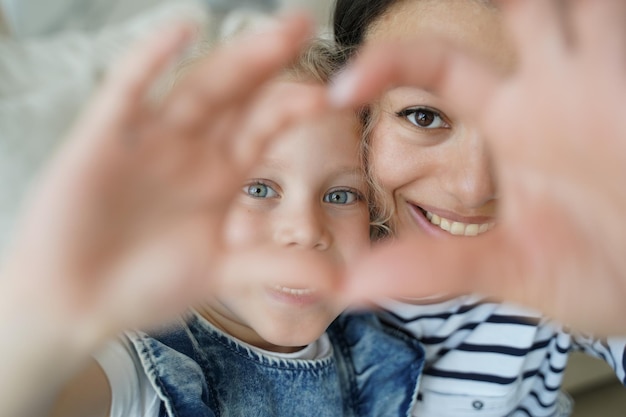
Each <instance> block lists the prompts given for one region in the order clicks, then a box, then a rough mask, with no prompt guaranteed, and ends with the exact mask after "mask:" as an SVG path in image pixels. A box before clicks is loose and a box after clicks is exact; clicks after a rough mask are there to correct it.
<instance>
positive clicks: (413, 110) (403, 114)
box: [396, 107, 450, 130]
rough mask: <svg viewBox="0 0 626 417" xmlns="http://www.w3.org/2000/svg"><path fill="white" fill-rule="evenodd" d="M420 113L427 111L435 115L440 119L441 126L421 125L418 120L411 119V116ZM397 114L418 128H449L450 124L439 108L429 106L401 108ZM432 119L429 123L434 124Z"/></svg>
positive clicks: (434, 117)
mask: <svg viewBox="0 0 626 417" xmlns="http://www.w3.org/2000/svg"><path fill="white" fill-rule="evenodd" d="M419 113H427V114H430V115H432V116H433V120H436V119H439V120H440V123H439V124H440V125H441V126H436V127H430V126H421V125H420V124H419V123H418V122H417V120H415V121H413V120H411V119H410V117H411V116H416V115H417V114H419ZM396 116H398V117H402V118H404V119H405V120H406V121H408V122H409V123H411V124H412V125H413V126H415V127H417V128H418V129H426V130H434V129H449V128H450V124H449V123H448V122H447V121H446V118H445V117H444V116H443V115H442V114H441V113H440V112H439V111H437V110H434V109H430V108H428V107H409V108H407V109H403V110H400V111H399V112H396ZM433 123H434V122H433V121H431V122H430V123H429V125H431V124H433Z"/></svg>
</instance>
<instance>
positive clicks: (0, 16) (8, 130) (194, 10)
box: [0, 0, 626, 417]
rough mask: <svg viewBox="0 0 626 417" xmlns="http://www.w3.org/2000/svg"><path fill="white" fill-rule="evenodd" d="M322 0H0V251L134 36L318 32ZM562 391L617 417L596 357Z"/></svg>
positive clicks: (614, 389)
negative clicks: (285, 21)
mask: <svg viewBox="0 0 626 417" xmlns="http://www.w3.org/2000/svg"><path fill="white" fill-rule="evenodd" d="M332 2H333V1H332V0H256V1H254V0H0V251H1V250H2V248H3V247H4V245H5V244H6V242H7V239H8V236H9V235H10V231H11V227H12V225H13V224H14V222H15V215H16V213H17V211H18V209H19V202H20V201H21V200H22V198H23V197H24V193H25V190H27V189H28V187H29V185H30V183H31V181H32V180H33V179H34V178H35V176H36V174H37V172H38V171H39V169H40V167H41V165H42V163H43V161H44V160H45V159H46V158H47V157H48V156H49V155H50V153H51V151H52V150H53V148H54V147H55V146H56V145H57V144H58V143H59V141H60V140H61V139H62V138H63V136H64V134H65V132H66V131H67V129H68V128H69V126H70V125H71V123H72V121H73V120H74V119H75V118H76V116H77V113H78V112H79V111H80V108H81V106H82V104H83V103H84V102H85V101H86V100H87V99H88V98H89V96H90V95H91V93H92V92H93V90H94V88H95V87H96V86H97V85H98V83H99V82H100V80H101V79H102V76H103V74H104V73H106V71H107V69H108V67H109V65H110V64H111V63H112V62H113V61H114V60H115V58H116V57H117V56H118V55H119V54H120V53H121V52H122V51H124V49H125V48H126V47H127V46H128V45H129V44H130V43H132V42H133V41H134V40H136V39H137V38H139V37H141V36H142V35H144V34H145V33H147V32H149V31H151V30H152V29H154V28H156V27H158V26H159V25H164V24H166V22H168V21H169V20H170V19H175V18H186V19H189V20H191V21H193V22H195V23H196V24H197V28H198V31H199V32H202V33H203V34H204V36H205V37H207V38H208V39H216V38H220V37H224V36H228V35H229V34H232V33H233V32H236V31H237V30H239V29H240V28H241V27H244V26H248V25H250V24H253V23H254V22H255V21H258V20H261V19H263V17H264V16H266V15H267V14H270V13H274V12H279V11H282V10H286V9H293V8H299V9H306V10H309V11H310V12H311V14H312V15H313V16H315V18H316V19H317V22H318V23H319V30H320V32H321V33H326V34H327V33H329V23H330V10H331V7H332ZM565 389H566V390H567V391H568V392H569V393H570V394H572V396H573V397H574V398H575V400H576V406H575V409H574V417H592V416H593V417H597V416H603V417H614V416H615V417H617V416H624V415H626V391H625V390H624V388H623V387H622V386H621V384H620V383H619V382H618V381H617V378H616V377H615V376H614V374H613V371H612V370H610V369H609V367H608V366H607V365H606V364H605V363H604V362H603V361H599V360H596V359H593V358H590V357H588V356H584V355H581V354H574V355H573V356H572V359H571V360H570V365H569V366H568V370H567V373H566V382H565Z"/></svg>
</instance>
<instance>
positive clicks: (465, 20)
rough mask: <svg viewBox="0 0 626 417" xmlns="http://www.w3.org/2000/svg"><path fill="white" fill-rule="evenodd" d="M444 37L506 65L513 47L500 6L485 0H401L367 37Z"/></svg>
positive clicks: (383, 38)
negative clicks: (496, 6)
mask: <svg viewBox="0 0 626 417" xmlns="http://www.w3.org/2000/svg"><path fill="white" fill-rule="evenodd" d="M421 36H443V37H444V38H446V39H450V40H452V41H453V42H454V43H457V44H460V45H463V46H465V47H469V48H471V49H472V50H475V51H477V52H478V53H480V54H481V55H483V56H486V57H488V58H489V59H491V60H493V61H495V62H496V63H498V64H500V65H502V66H504V67H506V66H509V65H510V64H511V63H512V55H513V53H512V47H511V45H510V44H509V42H508V39H507V36H506V33H505V31H504V27H503V22H502V17H501V14H500V12H499V10H498V9H497V8H495V7H494V6H493V5H491V4H490V2H488V1H481V0H400V1H397V2H396V3H395V4H394V5H393V6H392V7H390V8H389V10H387V11H386V12H385V13H384V14H383V15H382V16H381V17H380V18H379V19H378V20H377V21H376V22H374V24H373V25H372V26H371V27H370V29H369V30H368V32H367V34H366V37H365V39H366V40H367V41H371V40H394V39H404V40H406V39H411V38H416V37H421Z"/></svg>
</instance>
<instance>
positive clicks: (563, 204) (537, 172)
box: [332, 0, 626, 335]
mask: <svg viewBox="0 0 626 417" xmlns="http://www.w3.org/2000/svg"><path fill="white" fill-rule="evenodd" d="M499 3H500V5H501V7H502V10H503V22H504V23H505V24H506V27H507V28H508V33H509V36H510V38H511V39H512V42H513V45H514V47H515V52H516V55H515V56H516V65H515V67H514V69H513V70H512V71H510V72H509V73H506V74H504V75H503V74H502V71H501V70H500V69H499V68H498V66H497V65H495V64H494V63H493V62H490V61H489V60H488V59H485V58H484V56H481V54H480V53H479V52H477V51H475V50H471V49H462V48H461V47H460V46H459V45H458V44H457V43H455V42H453V41H450V40H445V39H444V40H442V39H438V40H433V39H424V38H421V39H414V40H406V41H401V42H400V41H398V42H394V43H393V44H390V43H384V42H383V43H382V44H378V45H375V44H371V45H369V46H368V47H366V48H365V49H364V50H363V51H362V52H361V54H360V55H359V57H358V59H357V60H356V62H355V63H354V66H353V67H352V70H348V71H346V72H344V73H343V74H342V76H341V77H340V78H339V79H338V80H336V84H335V85H336V88H335V89H334V91H333V92H332V97H333V101H334V103H335V104H336V105H339V106H342V105H353V104H360V103H364V102H367V101H368V100H371V99H373V98H375V97H376V96H377V95H379V94H381V93H382V92H383V91H384V90H385V89H386V88H387V87H388V86H390V85H398V84H400V85H405V84H412V85H416V86H421V87H422V88H428V89H429V90H431V91H433V92H435V93H436V94H438V95H439V96H440V97H442V98H443V99H444V100H446V102H448V103H449V105H450V106H451V108H454V109H455V114H458V115H459V116H461V117H462V118H464V119H465V120H471V121H472V123H473V124H474V125H475V126H477V127H479V129H480V130H481V131H482V132H484V138H485V139H486V140H487V142H488V145H489V150H490V152H491V154H492V161H493V163H494V173H495V175H496V183H497V185H498V201H499V204H498V224H497V226H496V227H495V228H494V230H492V231H491V232H489V233H485V234H483V235H481V236H478V237H476V238H472V239H461V238H449V239H436V240H433V239H420V238H419V237H418V236H405V237H403V239H402V241H400V242H395V243H394V244H391V245H388V246H387V247H385V248H382V249H381V250H379V251H378V252H377V253H376V254H374V255H371V256H368V257H367V258H364V259H363V260H362V262H360V263H359V264H358V265H357V266H356V267H355V268H354V269H353V270H352V271H351V279H350V283H349V284H348V285H347V290H346V292H347V293H348V294H350V295H351V296H352V297H355V298H359V297H370V296H374V295H375V296H380V295H381V294H388V295H395V296H405V297H406V296H413V297H422V296H426V295H429V294H437V293H441V292H447V293H466V292H479V293H483V294H486V295H491V296H493V297H495V298H497V299H501V300H509V301H514V302H518V303H521V304H524V305H527V306H530V307H535V308H537V309H539V310H541V311H543V312H544V313H546V314H547V315H549V316H550V317H552V318H555V319H557V320H560V321H561V322H564V323H566V324H568V325H571V326H572V327H573V328H575V329H577V330H583V331H589V332H592V333H595V334H597V335H603V334H604V335H607V334H625V333H626V327H624V321H623V320H622V318H623V317H624V314H626V311H625V308H624V303H623V300H624V298H625V296H626V278H625V277H626V262H625V260H624V259H625V258H624V257H623V254H621V253H620V252H621V251H622V249H621V248H624V247H626V230H625V226H624V223H623V222H621V221H619V220H616V219H620V218H621V216H622V215H621V214H620V213H623V212H624V210H626V196H625V194H624V191H623V188H622V187H621V186H620V185H619V184H622V182H621V179H622V178H624V177H626V161H625V160H624V155H626V149H625V148H626V145H625V144H626V141H625V140H624V138H625V137H626V126H625V125H624V120H626V118H625V117H624V116H625V115H624V108H626V107H625V105H624V97H626V95H625V94H624V90H625V89H626V84H625V82H624V79H625V78H624V66H623V62H624V60H625V57H624V54H625V53H624V51H625V50H626V48H625V47H624V42H626V41H624V39H625V38H624V36H623V25H621V23H619V22H620V21H621V20H620V19H621V18H619V17H621V16H624V13H626V10H625V8H626V5H625V4H624V3H623V2H619V1H611V0H606V1H597V2H595V1H585V0H580V1H575V0H574V1H570V2H566V3H561V2H557V1H542V2H526V1H522V0H514V1H506V2H499ZM590 80H594V82H593V83H592V82H590ZM590 103H594V105H593V106H590ZM520 115H523V117H521V116H520ZM390 268H393V271H394V273H393V274H389V273H387V271H388V270H389V269H390ZM382 276H384V277H385V280H384V282H383V281H381V280H380V277H382ZM432 277H437V279H436V280H434V279H432Z"/></svg>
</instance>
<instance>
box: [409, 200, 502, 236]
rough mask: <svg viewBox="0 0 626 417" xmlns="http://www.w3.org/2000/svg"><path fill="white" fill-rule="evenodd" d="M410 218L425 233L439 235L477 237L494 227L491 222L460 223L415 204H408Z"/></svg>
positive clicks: (477, 220) (493, 223)
mask: <svg viewBox="0 0 626 417" xmlns="http://www.w3.org/2000/svg"><path fill="white" fill-rule="evenodd" d="M409 207H410V208H411V214H412V217H413V218H414V219H415V220H416V222H417V223H418V225H420V226H421V227H422V228H423V229H424V230H425V231H426V232H428V233H430V234H433V235H441V234H442V232H444V233H447V234H451V235H455V236H478V235H480V234H482V233H485V232H487V231H489V230H491V229H493V227H494V226H495V222H493V221H484V220H482V219H480V220H479V219H476V220H475V222H472V223H469V222H462V221H458V220H452V219H450V218H446V217H443V216H441V215H438V214H435V213H433V212H431V211H428V210H426V209H425V208H422V207H420V206H417V205H415V204H410V203H409Z"/></svg>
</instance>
